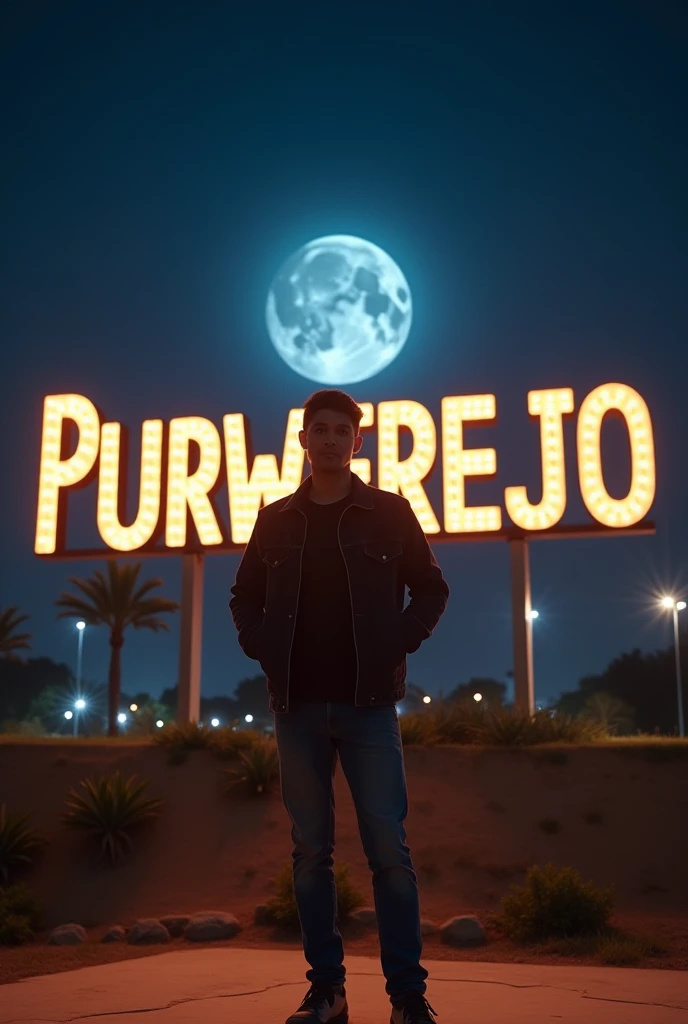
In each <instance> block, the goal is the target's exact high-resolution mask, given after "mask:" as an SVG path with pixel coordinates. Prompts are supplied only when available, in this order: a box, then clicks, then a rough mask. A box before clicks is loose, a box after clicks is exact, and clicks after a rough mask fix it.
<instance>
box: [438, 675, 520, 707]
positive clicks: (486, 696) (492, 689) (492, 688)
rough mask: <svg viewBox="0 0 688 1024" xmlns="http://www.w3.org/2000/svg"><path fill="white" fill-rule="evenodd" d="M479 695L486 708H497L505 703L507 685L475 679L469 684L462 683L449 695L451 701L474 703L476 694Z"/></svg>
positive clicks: (490, 680)
mask: <svg viewBox="0 0 688 1024" xmlns="http://www.w3.org/2000/svg"><path fill="white" fill-rule="evenodd" d="M476 693H479V694H480V695H481V697H482V702H484V706H486V707H491V708H493V707H497V706H501V705H502V704H503V703H504V697H505V696H506V684H505V683H500V682H499V680H497V679H489V678H488V679H483V678H481V677H473V678H472V679H469V680H468V682H467V683H460V684H459V686H456V687H455V688H454V689H453V690H452V691H451V692H450V693H449V694H448V695H447V700H450V701H474V702H475V694H476Z"/></svg>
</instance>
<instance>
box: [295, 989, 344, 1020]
mask: <svg viewBox="0 0 688 1024" xmlns="http://www.w3.org/2000/svg"><path fill="white" fill-rule="evenodd" d="M348 1020H349V1007H348V1006H347V1002H346V989H345V987H344V985H330V984H329V983H328V982H326V981H316V982H314V983H313V984H312V985H311V987H310V988H309V990H308V992H307V993H306V995H305V998H304V1000H303V1002H302V1003H301V1005H300V1006H299V1008H298V1010H297V1011H296V1013H292V1015H291V1017H287V1019H286V1021H285V1024H324V1022H325V1021H328V1022H329V1024H348Z"/></svg>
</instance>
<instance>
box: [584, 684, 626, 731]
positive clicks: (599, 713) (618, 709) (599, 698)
mask: <svg viewBox="0 0 688 1024" xmlns="http://www.w3.org/2000/svg"><path fill="white" fill-rule="evenodd" d="M583 714H584V715H585V716H586V717H587V718H592V719H593V720H594V721H595V722H599V723H600V725H603V726H604V727H605V729H606V730H607V732H610V733H618V734H619V735H623V734H628V733H631V732H633V725H634V719H635V712H634V710H633V708H632V707H631V705H630V704H628V703H627V702H626V701H625V700H622V699H621V698H620V697H612V695H611V694H609V693H605V692H604V690H600V691H599V692H597V693H591V694H590V695H589V697H588V699H587V700H586V702H585V704H584V705H583Z"/></svg>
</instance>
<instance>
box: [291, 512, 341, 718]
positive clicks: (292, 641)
mask: <svg viewBox="0 0 688 1024" xmlns="http://www.w3.org/2000/svg"><path fill="white" fill-rule="evenodd" d="M297 511H298V512H300V513H301V515H302V516H303V518H304V519H305V520H306V529H305V530H304V531H303V544H302V545H301V555H300V557H299V585H298V588H297V591H296V608H295V609H294V622H293V624H292V627H291V641H290V643H289V656H288V658H287V711H288V710H289V683H290V681H291V651H292V647H293V646H294V635H295V633H296V617H297V616H298V614H299V597H300V595H301V578H302V576H303V549H304V548H305V546H306V534H307V533H308V516H307V515H306V513H305V512H301V509H297ZM342 515H343V513H342ZM340 522H341V520H340ZM354 699H355V698H354Z"/></svg>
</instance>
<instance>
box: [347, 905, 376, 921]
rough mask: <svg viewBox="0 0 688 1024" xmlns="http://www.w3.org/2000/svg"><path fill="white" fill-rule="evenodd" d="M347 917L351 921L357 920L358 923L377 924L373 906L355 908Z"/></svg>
mask: <svg viewBox="0 0 688 1024" xmlns="http://www.w3.org/2000/svg"><path fill="white" fill-rule="evenodd" d="M349 917H350V918H351V920H352V921H358V923H359V924H377V913H376V911H375V907H359V908H358V909H357V910H352V911H351V913H350V914H349Z"/></svg>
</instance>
